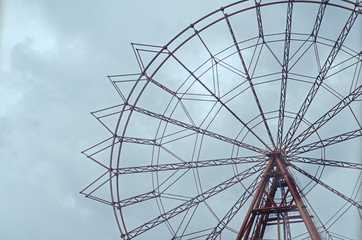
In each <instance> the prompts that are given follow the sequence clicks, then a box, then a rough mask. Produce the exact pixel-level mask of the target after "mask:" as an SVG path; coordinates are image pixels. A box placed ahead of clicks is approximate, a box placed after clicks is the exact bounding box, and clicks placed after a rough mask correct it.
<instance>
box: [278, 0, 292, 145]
mask: <svg viewBox="0 0 362 240" xmlns="http://www.w3.org/2000/svg"><path fill="white" fill-rule="evenodd" d="M292 14H293V0H289V1H288V9H287V23H286V27H285V39H284V55H283V68H282V80H281V87H280V89H281V91H280V103H279V118H278V135H277V148H278V149H280V148H281V145H282V140H283V126H284V110H285V99H286V94H287V80H288V72H289V69H288V64H289V50H290V35H291V31H292Z"/></svg>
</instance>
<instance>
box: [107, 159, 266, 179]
mask: <svg viewBox="0 0 362 240" xmlns="http://www.w3.org/2000/svg"><path fill="white" fill-rule="evenodd" d="M263 161H265V156H264V155H263V156H248V157H236V158H222V159H211V160H203V161H197V162H182V163H169V164H160V165H148V166H139V167H125V168H115V169H113V171H114V172H115V173H116V174H120V175H123V174H135V173H147V172H160V171H174V170H179V169H190V168H201V167H215V166H226V165H237V164H242V163H256V162H263Z"/></svg>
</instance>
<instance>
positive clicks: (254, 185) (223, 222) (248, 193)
mask: <svg viewBox="0 0 362 240" xmlns="http://www.w3.org/2000/svg"><path fill="white" fill-rule="evenodd" d="M260 175H261V173H260ZM260 175H259V176H258V178H256V179H255V180H254V181H253V182H252V183H251V184H250V186H249V187H248V188H247V189H245V192H244V193H243V194H242V195H241V196H240V198H239V199H238V200H237V201H236V203H235V204H234V205H233V206H232V208H231V209H230V210H229V211H228V212H227V213H226V214H225V216H224V217H223V218H222V219H221V220H220V221H219V222H218V224H217V225H216V227H215V228H214V229H213V230H212V232H211V233H210V234H209V235H208V236H207V238H206V239H216V238H217V237H218V236H219V235H220V234H221V232H222V231H223V230H224V229H225V228H226V227H227V225H228V223H229V222H230V221H231V220H232V219H233V217H234V216H235V215H236V214H237V213H238V211H239V210H240V209H241V207H243V206H244V204H245V203H246V202H247V201H248V200H249V198H250V197H251V196H252V194H251V193H253V192H255V190H256V188H257V187H258V185H257V180H258V179H259V178H260ZM236 233H237V232H236Z"/></svg>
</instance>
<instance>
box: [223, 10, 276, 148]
mask: <svg viewBox="0 0 362 240" xmlns="http://www.w3.org/2000/svg"><path fill="white" fill-rule="evenodd" d="M259 10H260V9H259ZM223 13H224V16H225V20H226V23H227V25H228V28H229V31H230V34H231V36H232V38H233V42H234V46H235V47H236V50H237V52H238V55H239V58H240V61H241V64H242V65H243V69H244V72H245V75H246V79H247V80H248V83H249V85H250V88H251V91H252V92H253V96H254V99H255V102H256V104H257V106H258V109H259V113H260V116H261V117H262V119H263V122H264V126H265V129H266V131H267V133H268V136H269V138H270V141H271V143H272V144H273V147H274V148H275V147H276V146H275V143H274V139H273V136H272V134H271V132H270V129H269V126H268V122H267V121H266V118H265V115H264V112H263V109H262V107H261V104H260V101H259V98H258V95H257V94H256V91H255V88H254V84H253V82H252V81H251V77H250V74H249V71H248V68H247V67H246V64H245V61H244V58H243V56H242V55H241V50H240V48H239V44H238V42H237V40H236V37H235V34H234V31H233V29H232V27H231V23H230V21H229V17H228V14H227V13H225V12H224V11H223Z"/></svg>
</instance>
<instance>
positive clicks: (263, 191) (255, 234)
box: [236, 153, 321, 240]
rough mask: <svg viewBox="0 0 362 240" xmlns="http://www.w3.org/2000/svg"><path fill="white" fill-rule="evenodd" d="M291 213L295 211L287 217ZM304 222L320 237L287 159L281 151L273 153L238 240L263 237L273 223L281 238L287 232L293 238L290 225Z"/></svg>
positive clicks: (310, 233) (309, 229)
mask: <svg viewBox="0 0 362 240" xmlns="http://www.w3.org/2000/svg"><path fill="white" fill-rule="evenodd" d="M279 194H280V196H277V195H279ZM292 212H293V213H294V214H293V215H290V216H288V214H289V213H292ZM301 222H302V223H304V225H305V227H306V229H307V231H308V233H309V235H310V237H311V239H313V240H320V239H321V236H320V234H319V232H318V231H317V228H316V226H315V225H314V223H313V221H312V216H310V215H309V213H308V211H307V208H306V206H305V204H304V203H303V200H302V198H301V195H300V193H299V192H298V189H297V185H296V183H295V181H294V179H293V177H292V175H291V174H290V173H289V171H288V170H287V165H286V163H285V160H284V158H283V157H282V156H281V154H280V153H273V154H270V155H269V162H268V165H267V167H266V169H265V172H264V174H263V177H262V179H261V181H260V183H259V186H258V188H257V190H256V192H255V195H254V198H253V200H252V202H251V204H250V207H249V210H248V212H247V214H246V217H245V219H244V222H243V224H242V226H241V228H240V231H239V234H238V236H237V238H236V240H241V239H244V240H246V239H250V238H252V239H263V237H264V233H265V229H266V228H267V227H270V226H273V225H274V226H277V230H278V239H281V238H280V236H281V235H284V238H283V239H290V237H291V236H290V234H291V233H290V225H291V224H293V223H301Z"/></svg>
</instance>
